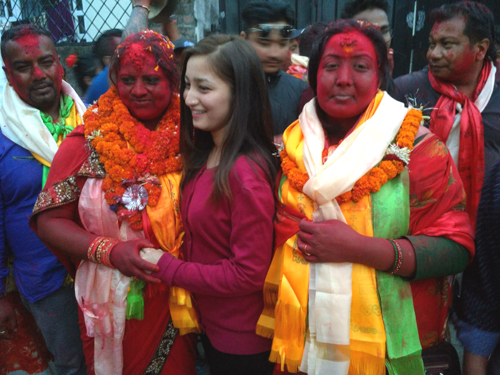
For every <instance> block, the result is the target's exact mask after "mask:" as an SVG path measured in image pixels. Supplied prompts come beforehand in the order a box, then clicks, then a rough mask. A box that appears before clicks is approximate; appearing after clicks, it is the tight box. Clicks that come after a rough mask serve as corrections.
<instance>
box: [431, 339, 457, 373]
mask: <svg viewBox="0 0 500 375" xmlns="http://www.w3.org/2000/svg"><path fill="white" fill-rule="evenodd" d="M422 359H423V361H424V368H425V374H426V375H461V374H462V371H461V370H460V360H459V359H458V353H457V351H456V349H455V347H454V346H453V345H451V344H450V343H449V342H446V341H444V342H442V343H441V344H439V345H436V346H431V347H430V348H427V349H424V350H422Z"/></svg>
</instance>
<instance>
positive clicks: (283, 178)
mask: <svg viewBox="0 0 500 375" xmlns="http://www.w3.org/2000/svg"><path fill="white" fill-rule="evenodd" d="M285 181H286V176H285V174H284V173H282V174H281V180H280V187H279V189H278V198H279V200H280V202H283V201H282V200H281V188H282V187H283V184H284V183H285Z"/></svg>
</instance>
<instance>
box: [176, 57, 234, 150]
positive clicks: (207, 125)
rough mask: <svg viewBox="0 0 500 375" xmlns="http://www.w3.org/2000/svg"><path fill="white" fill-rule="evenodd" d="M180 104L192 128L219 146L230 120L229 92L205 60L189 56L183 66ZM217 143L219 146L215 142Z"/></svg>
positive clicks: (228, 87) (230, 90)
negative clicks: (205, 133) (208, 135)
mask: <svg viewBox="0 0 500 375" xmlns="http://www.w3.org/2000/svg"><path fill="white" fill-rule="evenodd" d="M183 96H184V101H185V102H186V105H187V106H188V107H189V109H190V110H191V114H192V116H193V126H194V127H195V128H196V129H199V130H203V131H208V132H210V133H212V137H213V138H214V142H216V143H220V141H221V140H222V139H223V137H224V133H225V129H226V126H227V124H228V122H229V118H230V117H231V103H232V89H231V87H230V86H229V85H228V84H227V83H226V82H225V81H224V80H222V79H221V78H220V77H219V76H218V75H217V74H215V73H214V71H213V70H212V69H211V67H210V63H209V62H208V61H207V56H192V57H191V58H190V59H189V60H188V62H187V66H186V76H185V89H184V92H183ZM217 141H219V142H217Z"/></svg>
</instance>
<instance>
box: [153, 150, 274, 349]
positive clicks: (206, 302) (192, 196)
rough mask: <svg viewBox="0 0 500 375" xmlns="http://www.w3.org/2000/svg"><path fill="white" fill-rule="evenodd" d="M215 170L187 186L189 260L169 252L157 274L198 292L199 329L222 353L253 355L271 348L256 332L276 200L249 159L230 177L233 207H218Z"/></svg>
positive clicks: (223, 201)
mask: <svg viewBox="0 0 500 375" xmlns="http://www.w3.org/2000/svg"><path fill="white" fill-rule="evenodd" d="M215 171H216V168H211V169H206V168H203V169H202V170H201V171H200V172H199V173H198V174H197V176H196V177H195V178H193V179H192V180H191V181H190V182H189V183H188V184H187V185H186V186H185V188H184V190H183V194H182V200H181V213H182V221H183V224H184V230H185V232H186V234H185V236H184V245H183V249H182V252H183V255H184V260H179V259H175V258H173V257H172V256H171V255H169V254H165V255H163V256H162V257H161V259H160V260H159V262H158V266H159V267H160V271H159V272H158V273H157V274H156V276H157V277H159V278H160V279H161V280H162V281H163V282H165V283H166V284H168V285H171V286H172V285H173V286H178V287H181V288H184V289H186V290H189V291H190V292H192V293H193V295H194V298H195V302H196V307H197V309H198V311H199V315H200V320H201V324H202V325H203V326H204V329H205V332H206V334H207V336H208V338H209V339H210V341H211V343H212V345H213V346H214V347H215V348H216V349H217V350H219V351H221V352H224V353H230V354H239V355H248V354H256V353H260V352H264V351H266V350H269V349H270V348H271V340H269V339H266V338H263V337H261V336H258V335H257V334H256V333H255V327H256V324H257V320H258V319H259V316H260V314H261V312H262V309H263V306H264V302H263V293H262V289H263V285H264V280H265V278H266V274H267V271H268V269H269V266H270V264H271V257H272V250H273V218H274V207H275V206H274V197H273V191H272V188H271V185H270V183H269V181H268V178H267V177H266V175H265V173H264V171H263V170H262V169H261V168H260V167H259V166H258V165H256V164H255V163H254V162H252V161H251V160H250V159H248V158H247V157H245V156H242V157H240V158H239V159H238V160H237V161H236V163H235V165H234V166H233V168H232V170H231V172H230V174H229V187H230V189H231V194H232V201H231V200H230V199H228V198H227V197H225V196H224V197H222V198H221V199H220V200H219V202H218V203H217V204H215V203H213V202H212V200H211V198H210V194H211V192H212V188H213V176H214V174H215Z"/></svg>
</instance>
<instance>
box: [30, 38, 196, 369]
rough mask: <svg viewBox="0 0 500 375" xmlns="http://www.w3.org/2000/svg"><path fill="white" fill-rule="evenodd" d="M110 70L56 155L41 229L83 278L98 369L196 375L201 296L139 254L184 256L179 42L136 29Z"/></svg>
mask: <svg viewBox="0 0 500 375" xmlns="http://www.w3.org/2000/svg"><path fill="white" fill-rule="evenodd" d="M109 71H110V79H111V81H112V82H113V86H112V87H111V88H110V90H109V91H108V92H107V93H106V94H104V95H102V96H101V98H100V99H99V101H98V102H97V103H96V104H94V105H93V106H91V107H90V108H89V109H88V111H87V112H86V113H85V115H84V124H85V125H84V126H80V127H77V128H76V129H75V131H73V132H72V133H71V135H70V136H68V137H67V139H66V141H65V142H64V143H63V146H62V147H61V148H60V149H59V152H58V153H57V155H56V157H55V158H54V161H53V163H52V168H51V172H50V174H49V176H48V180H47V184H46V185H45V188H44V189H43V190H42V192H41V194H40V196H39V198H38V201H37V203H36V205H35V208H34V211H33V216H32V227H33V228H34V230H35V231H36V232H37V234H38V235H39V236H40V238H41V239H42V240H43V241H44V242H45V243H46V244H47V245H48V246H49V247H50V248H51V250H52V251H53V252H54V253H55V254H56V255H57V256H58V257H59V259H60V260H61V261H62V262H63V263H64V264H65V265H66V267H67V268H68V271H69V272H70V273H71V275H72V276H73V277H74V278H75V291H76V297H77V300H78V304H79V307H80V325H81V331H82V339H83V342H84V351H85V356H86V360H87V367H88V369H89V373H94V372H95V373H96V374H121V373H123V374H144V373H148V374H167V373H168V374H195V373H196V371H195V366H194V359H195V351H194V342H193V337H192V335H190V334H189V333H190V332H196V331H198V327H199V326H198V322H197V318H196V313H195V311H194V310H193V307H192V304H191V296H190V294H189V293H188V292H186V291H185V290H183V289H180V288H167V287H166V286H165V285H164V284H161V283H160V280H158V279H157V278H155V277H152V276H150V273H151V271H155V270H156V269H157V267H156V266H154V265H152V264H151V263H148V262H146V261H144V260H142V259H141V258H140V256H139V251H140V250H141V249H142V248H145V247H154V248H161V249H162V251H165V252H169V253H171V254H172V255H174V256H179V246H180V243H181V239H182V223H181V220H180V217H179V207H178V203H179V183H180V177H181V169H182V163H181V160H180V154H179V121H180V112H179V96H178V78H177V72H176V65H175V58H174V53H173V45H172V44H171V43H170V42H169V41H168V39H165V38H164V37H162V36H161V35H159V34H157V33H155V32H153V31H143V32H140V33H137V34H133V35H131V36H129V37H128V38H126V39H125V41H124V42H123V43H122V44H121V45H120V46H119V47H118V48H117V50H116V53H115V55H114V56H113V58H112V61H111V63H110V69H109Z"/></svg>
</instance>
